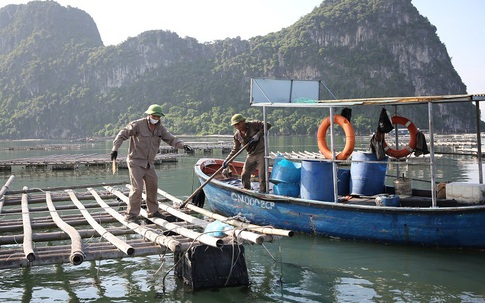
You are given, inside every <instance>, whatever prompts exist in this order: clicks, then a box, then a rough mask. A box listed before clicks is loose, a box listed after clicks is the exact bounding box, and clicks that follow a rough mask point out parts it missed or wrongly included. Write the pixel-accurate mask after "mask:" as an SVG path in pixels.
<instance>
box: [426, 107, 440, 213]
mask: <svg viewBox="0 0 485 303" xmlns="http://www.w3.org/2000/svg"><path fill="white" fill-rule="evenodd" d="M428 117H429V119H428V121H429V141H430V152H429V172H430V175H431V176H430V177H431V202H432V203H431V207H437V206H438V203H437V202H436V190H437V185H436V167H435V158H434V123H433V103H431V102H428Z"/></svg>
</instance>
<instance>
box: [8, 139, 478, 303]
mask: <svg viewBox="0 0 485 303" xmlns="http://www.w3.org/2000/svg"><path fill="white" fill-rule="evenodd" d="M187 140H192V139H187ZM194 140H195V139H194ZM314 141H315V140H314V138H307V137H292V138H287V137H283V138H271V140H270V147H271V150H272V151H299V150H303V149H304V150H308V151H317V147H316V144H315V142H314ZM53 143H56V144H72V143H69V142H62V141H60V142H52V141H49V142H47V141H19V142H11V141H9V142H0V146H1V150H0V160H4V159H14V158H25V157H34V156H39V155H43V154H66V153H77V154H93V153H104V154H106V157H108V154H109V150H110V148H111V142H109V141H106V142H104V141H103V142H94V143H90V144H86V143H80V144H79V148H78V149H74V150H73V149H66V150H62V149H58V150H49V151H39V150H13V151H11V150H5V148H4V147H9V146H36V145H37V146H39V145H43V144H53ZM125 144H126V143H125ZM364 145H366V143H365V142H364V143H362V146H364ZM126 147H127V146H126V145H124V146H123V147H122V148H123V149H126ZM207 156H214V157H221V153H220V151H215V152H214V154H213V155H207ZM224 156H225V155H224ZM200 157H204V155H203V154H201V153H196V154H195V155H194V156H190V157H181V158H179V161H178V162H177V163H172V164H163V165H161V166H160V167H159V168H158V175H159V186H160V188H162V189H164V190H166V191H167V192H169V193H171V194H173V195H175V196H179V197H181V198H183V197H186V196H188V195H189V194H191V193H192V192H193V191H194V190H195V188H197V187H198V185H199V184H198V183H197V181H196V179H195V176H194V173H193V169H192V168H193V165H194V164H195V162H196V161H197V160H198V159H199V158H200ZM395 169H396V164H394V163H390V164H389V170H388V174H390V175H392V174H394V173H395ZM399 170H400V172H401V173H403V172H404V173H405V174H406V176H407V177H410V178H413V179H414V180H415V181H413V183H414V184H415V185H418V186H420V187H424V188H427V187H429V183H427V182H424V181H420V180H421V179H424V178H426V177H427V176H428V175H429V172H428V171H427V170H426V169H425V168H423V167H422V165H418V164H400V168H399ZM127 173H128V172H127V171H126V170H120V171H119V172H118V173H117V174H116V175H114V176H113V175H112V173H111V171H110V168H106V169H101V168H97V169H84V168H81V169H78V170H74V171H55V172H53V171H48V170H45V171H43V170H29V169H25V168H14V169H13V171H12V172H11V173H10V172H7V173H5V172H2V173H0V184H1V185H3V184H4V182H5V181H6V180H7V179H8V177H9V176H10V175H11V174H13V175H15V176H16V179H15V181H14V183H13V186H12V188H11V189H12V190H18V189H21V188H22V187H23V186H28V187H31V188H33V187H46V186H69V185H73V186H74V185H82V184H93V183H102V182H123V181H127V180H128V174H127ZM436 176H437V178H438V179H439V180H442V181H445V180H456V179H458V180H461V181H470V182H476V180H477V179H478V178H477V168H476V159H473V158H471V157H459V158H458V157H457V158H454V159H452V160H451V161H445V160H444V159H438V163H437V172H436ZM2 180H3V181H2ZM390 182H392V178H390ZM245 247H246V263H247V265H248V270H249V276H250V282H251V285H250V286H249V287H233V288H221V289H215V290H203V291H195V292H194V291H191V290H190V289H188V288H187V287H186V286H185V285H184V284H183V282H182V281H181V280H179V279H178V278H176V277H175V276H174V275H173V272H171V271H170V268H171V266H172V265H173V256H172V255H171V254H167V255H165V256H150V257H143V258H138V257H137V258H125V259H122V260H104V261H96V262H84V263H83V264H81V265H80V266H71V265H53V266H44V267H33V268H18V269H8V270H1V271H0V302H251V303H254V302H485V252H478V251H462V250H441V249H425V248H416V247H402V246H386V245H378V244H370V243H361V242H355V241H343V240H338V239H328V238H323V237H314V236H307V235H296V236H295V237H293V238H283V239H281V240H278V241H275V242H274V243H268V244H265V245H264V246H259V245H246V246H245Z"/></svg>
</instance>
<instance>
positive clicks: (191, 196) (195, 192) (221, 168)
mask: <svg viewBox="0 0 485 303" xmlns="http://www.w3.org/2000/svg"><path fill="white" fill-rule="evenodd" d="M251 143H252V141H249V142H248V143H246V145H244V146H243V147H241V149H240V150H238V152H237V153H235V154H234V156H232V157H231V158H229V159H227V164H229V163H231V162H232V160H234V159H235V158H236V157H237V156H239V154H240V153H242V152H243V150H245V149H246V147H248V145H249V144H251ZM223 169H224V166H222V165H221V167H219V168H218V169H217V170H216V172H215V173H213V174H212V176H210V177H209V178H208V179H207V180H205V182H204V183H203V184H202V185H201V186H199V188H197V189H196V190H195V191H194V192H193V193H192V194H191V195H190V196H189V197H188V198H187V199H185V201H184V202H183V203H182V204H181V205H180V207H179V208H184V207H185V205H187V203H189V201H190V199H192V198H193V197H194V196H195V195H196V194H197V193H198V192H199V191H200V190H201V189H202V188H204V186H206V185H207V183H209V182H210V181H211V180H212V179H214V178H215V176H216V175H217V174H218V173H219V172H220V171H221V170H223Z"/></svg>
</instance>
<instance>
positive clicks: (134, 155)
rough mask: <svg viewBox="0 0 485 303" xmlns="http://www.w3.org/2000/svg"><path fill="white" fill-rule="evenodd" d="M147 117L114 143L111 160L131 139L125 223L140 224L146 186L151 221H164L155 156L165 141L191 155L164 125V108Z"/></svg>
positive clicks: (151, 111) (153, 109) (153, 108)
mask: <svg viewBox="0 0 485 303" xmlns="http://www.w3.org/2000/svg"><path fill="white" fill-rule="evenodd" d="M145 114H147V116H146V117H145V118H141V119H138V120H135V121H132V122H130V123H128V125H127V126H126V127H125V128H123V129H122V130H120V132H119V133H118V135H116V138H115V139H114V141H113V148H112V150H111V160H116V158H117V157H118V149H119V148H120V147H121V144H122V143H123V141H125V140H128V139H130V146H129V147H128V157H127V164H128V170H129V173H130V182H131V190H130V195H129V204H128V209H127V213H126V215H125V220H126V221H128V222H135V223H139V221H138V216H139V214H140V208H141V202H142V193H143V186H145V189H146V204H147V213H148V217H149V218H151V217H158V218H164V216H163V215H162V214H161V213H160V212H159V210H158V200H157V189H158V176H157V174H156V172H155V156H156V155H157V153H158V149H159V147H160V143H161V142H162V140H163V141H164V142H165V143H167V144H168V145H170V146H173V147H175V148H183V149H185V151H186V152H192V151H193V150H192V148H191V147H190V146H188V145H186V144H184V142H182V141H181V140H179V139H177V138H176V137H174V136H173V135H172V134H171V133H170V132H169V131H168V130H167V129H166V128H165V126H163V125H162V122H161V121H160V117H161V116H164V114H163V113H162V107H161V106H160V105H157V104H152V105H150V107H148V109H147V111H146V112H145Z"/></svg>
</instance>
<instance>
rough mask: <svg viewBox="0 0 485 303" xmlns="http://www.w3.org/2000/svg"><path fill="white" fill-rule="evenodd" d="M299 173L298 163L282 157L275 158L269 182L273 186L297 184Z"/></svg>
mask: <svg viewBox="0 0 485 303" xmlns="http://www.w3.org/2000/svg"><path fill="white" fill-rule="evenodd" d="M300 171H301V164H300V163H297V162H293V161H290V160H287V159H285V158H283V157H276V159H275V162H274V164H273V169H272V170H271V176H270V177H269V180H270V181H271V182H273V183H275V184H278V183H299V182H300V177H301V173H300Z"/></svg>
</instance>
